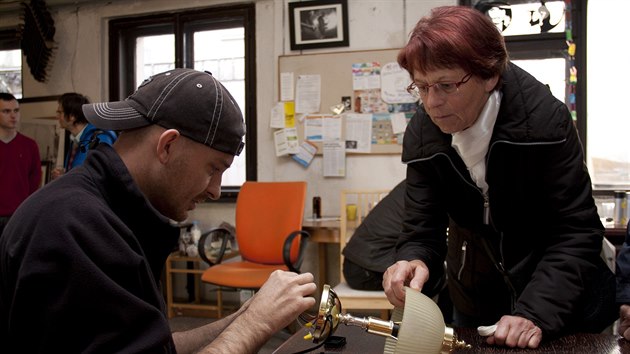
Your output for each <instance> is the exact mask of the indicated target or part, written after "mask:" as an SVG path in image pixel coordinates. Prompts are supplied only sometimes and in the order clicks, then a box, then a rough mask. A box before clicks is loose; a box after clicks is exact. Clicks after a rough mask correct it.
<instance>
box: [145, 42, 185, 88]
mask: <svg viewBox="0 0 630 354" xmlns="http://www.w3.org/2000/svg"><path fill="white" fill-rule="evenodd" d="M174 68H175V35H172V34H165V35H160V36H144V37H138V38H137V39H136V82H135V87H138V86H139V85H140V84H141V83H142V81H144V79H146V78H148V77H150V76H151V75H154V74H158V73H161V72H164V71H167V70H170V69H174Z"/></svg>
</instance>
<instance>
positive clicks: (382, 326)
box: [312, 284, 470, 354]
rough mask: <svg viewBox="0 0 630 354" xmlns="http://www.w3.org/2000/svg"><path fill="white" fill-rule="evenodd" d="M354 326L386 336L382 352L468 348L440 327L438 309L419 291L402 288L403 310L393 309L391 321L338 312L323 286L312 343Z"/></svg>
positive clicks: (333, 296)
mask: <svg viewBox="0 0 630 354" xmlns="http://www.w3.org/2000/svg"><path fill="white" fill-rule="evenodd" d="M340 323H343V324H345V325H347V326H358V327H361V328H363V329H365V330H366V331H367V332H368V333H372V334H377V335H380V336H384V337H387V339H386V340H385V351H384V353H386V354H390V353H392V354H393V353H397V354H398V353H400V354H407V353H435V354H437V353H450V352H451V351H452V350H454V349H468V348H470V345H468V344H466V343H465V342H463V341H460V340H457V337H456V335H455V333H454V331H453V329H452V328H450V327H447V326H446V325H445V324H444V318H443V316H442V312H441V311H440V308H439V307H438V306H437V304H436V303H435V302H433V300H431V299H430V298H428V297H427V296H426V295H424V294H422V293H421V292H419V291H416V290H412V289H411V288H408V287H405V307H404V309H402V308H395V309H394V312H393V314H392V320H391V321H385V320H382V319H380V318H375V317H367V318H365V317H355V316H352V315H350V314H347V313H342V308H341V302H340V301H339V298H338V297H337V294H336V293H335V291H334V290H332V289H331V288H330V285H328V284H325V285H324V287H323V290H322V297H321V300H320V304H319V311H318V314H317V318H316V320H315V324H314V326H315V329H314V331H313V333H312V339H313V342H314V343H318V342H319V341H321V340H324V341H325V340H326V339H327V338H328V337H330V336H331V335H332V334H333V333H334V332H335V330H336V329H337V326H339V324H340Z"/></svg>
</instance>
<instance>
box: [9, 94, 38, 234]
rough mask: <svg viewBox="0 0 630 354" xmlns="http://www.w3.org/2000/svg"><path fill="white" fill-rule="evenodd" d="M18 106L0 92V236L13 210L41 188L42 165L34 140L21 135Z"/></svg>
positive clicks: (13, 100)
mask: <svg viewBox="0 0 630 354" xmlns="http://www.w3.org/2000/svg"><path fill="white" fill-rule="evenodd" d="M19 124H20V104H19V103H18V101H17V99H15V96H13V95H12V94H10V93H6V92H0V235H2V230H3V229H4V226H5V225H6V224H7V222H8V221H9V218H10V217H11V215H13V213H14V212H15V209H17V207H18V206H19V205H20V204H21V203H22V202H23V201H24V200H25V199H26V198H27V197H28V196H29V195H31V194H32V193H33V192H35V191H36V190H37V188H39V186H40V185H41V182H42V180H41V178H42V164H41V160H40V156H39V147H38V146H37V143H36V142H35V140H33V139H31V138H29V137H27V136H24V135H23V134H20V133H19V132H18V131H17V129H18V125H19Z"/></svg>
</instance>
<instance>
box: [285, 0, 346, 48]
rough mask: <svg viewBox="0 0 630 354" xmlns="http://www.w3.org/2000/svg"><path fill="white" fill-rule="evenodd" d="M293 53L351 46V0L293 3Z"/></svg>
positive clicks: (315, 0) (316, 0)
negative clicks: (349, 19) (349, 8)
mask: <svg viewBox="0 0 630 354" xmlns="http://www.w3.org/2000/svg"><path fill="white" fill-rule="evenodd" d="M289 32H290V38H291V50H302V49H315V48H331V47H347V46H349V45H350V40H349V27H348V1H347V0H314V1H301V2H290V3H289Z"/></svg>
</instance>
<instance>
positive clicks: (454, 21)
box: [398, 6, 508, 79]
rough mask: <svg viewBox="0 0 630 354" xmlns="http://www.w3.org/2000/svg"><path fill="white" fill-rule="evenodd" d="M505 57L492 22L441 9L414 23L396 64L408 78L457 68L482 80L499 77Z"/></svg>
mask: <svg viewBox="0 0 630 354" xmlns="http://www.w3.org/2000/svg"><path fill="white" fill-rule="evenodd" d="M507 61H508V54H507V50H506V49H505V42H504V40H503V36H502V35H501V33H500V32H499V30H498V29H497V28H496V26H495V25H494V23H492V20H491V19H490V18H489V17H487V16H485V15H484V14H483V13H481V12H479V11H478V10H475V9H472V8H469V7H465V6H442V7H436V8H434V9H433V10H431V14H430V15H429V16H425V17H423V18H421V19H420V21H418V23H417V24H416V27H415V28H414V29H413V31H412V32H411V35H410V37H409V42H408V43H407V45H406V46H405V47H404V48H402V49H401V50H400V52H399V53H398V63H399V64H400V66H402V67H403V68H405V69H406V70H407V71H408V72H409V73H410V74H411V75H413V73H414V72H415V71H419V72H421V73H427V72H428V71H432V70H436V69H453V68H457V67H460V68H462V69H463V70H464V71H466V72H467V73H472V74H473V75H475V76H478V77H480V78H482V79H489V78H491V77H493V76H495V75H499V76H500V75H501V74H502V73H503V71H504V70H505V68H506V67H507Z"/></svg>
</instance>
